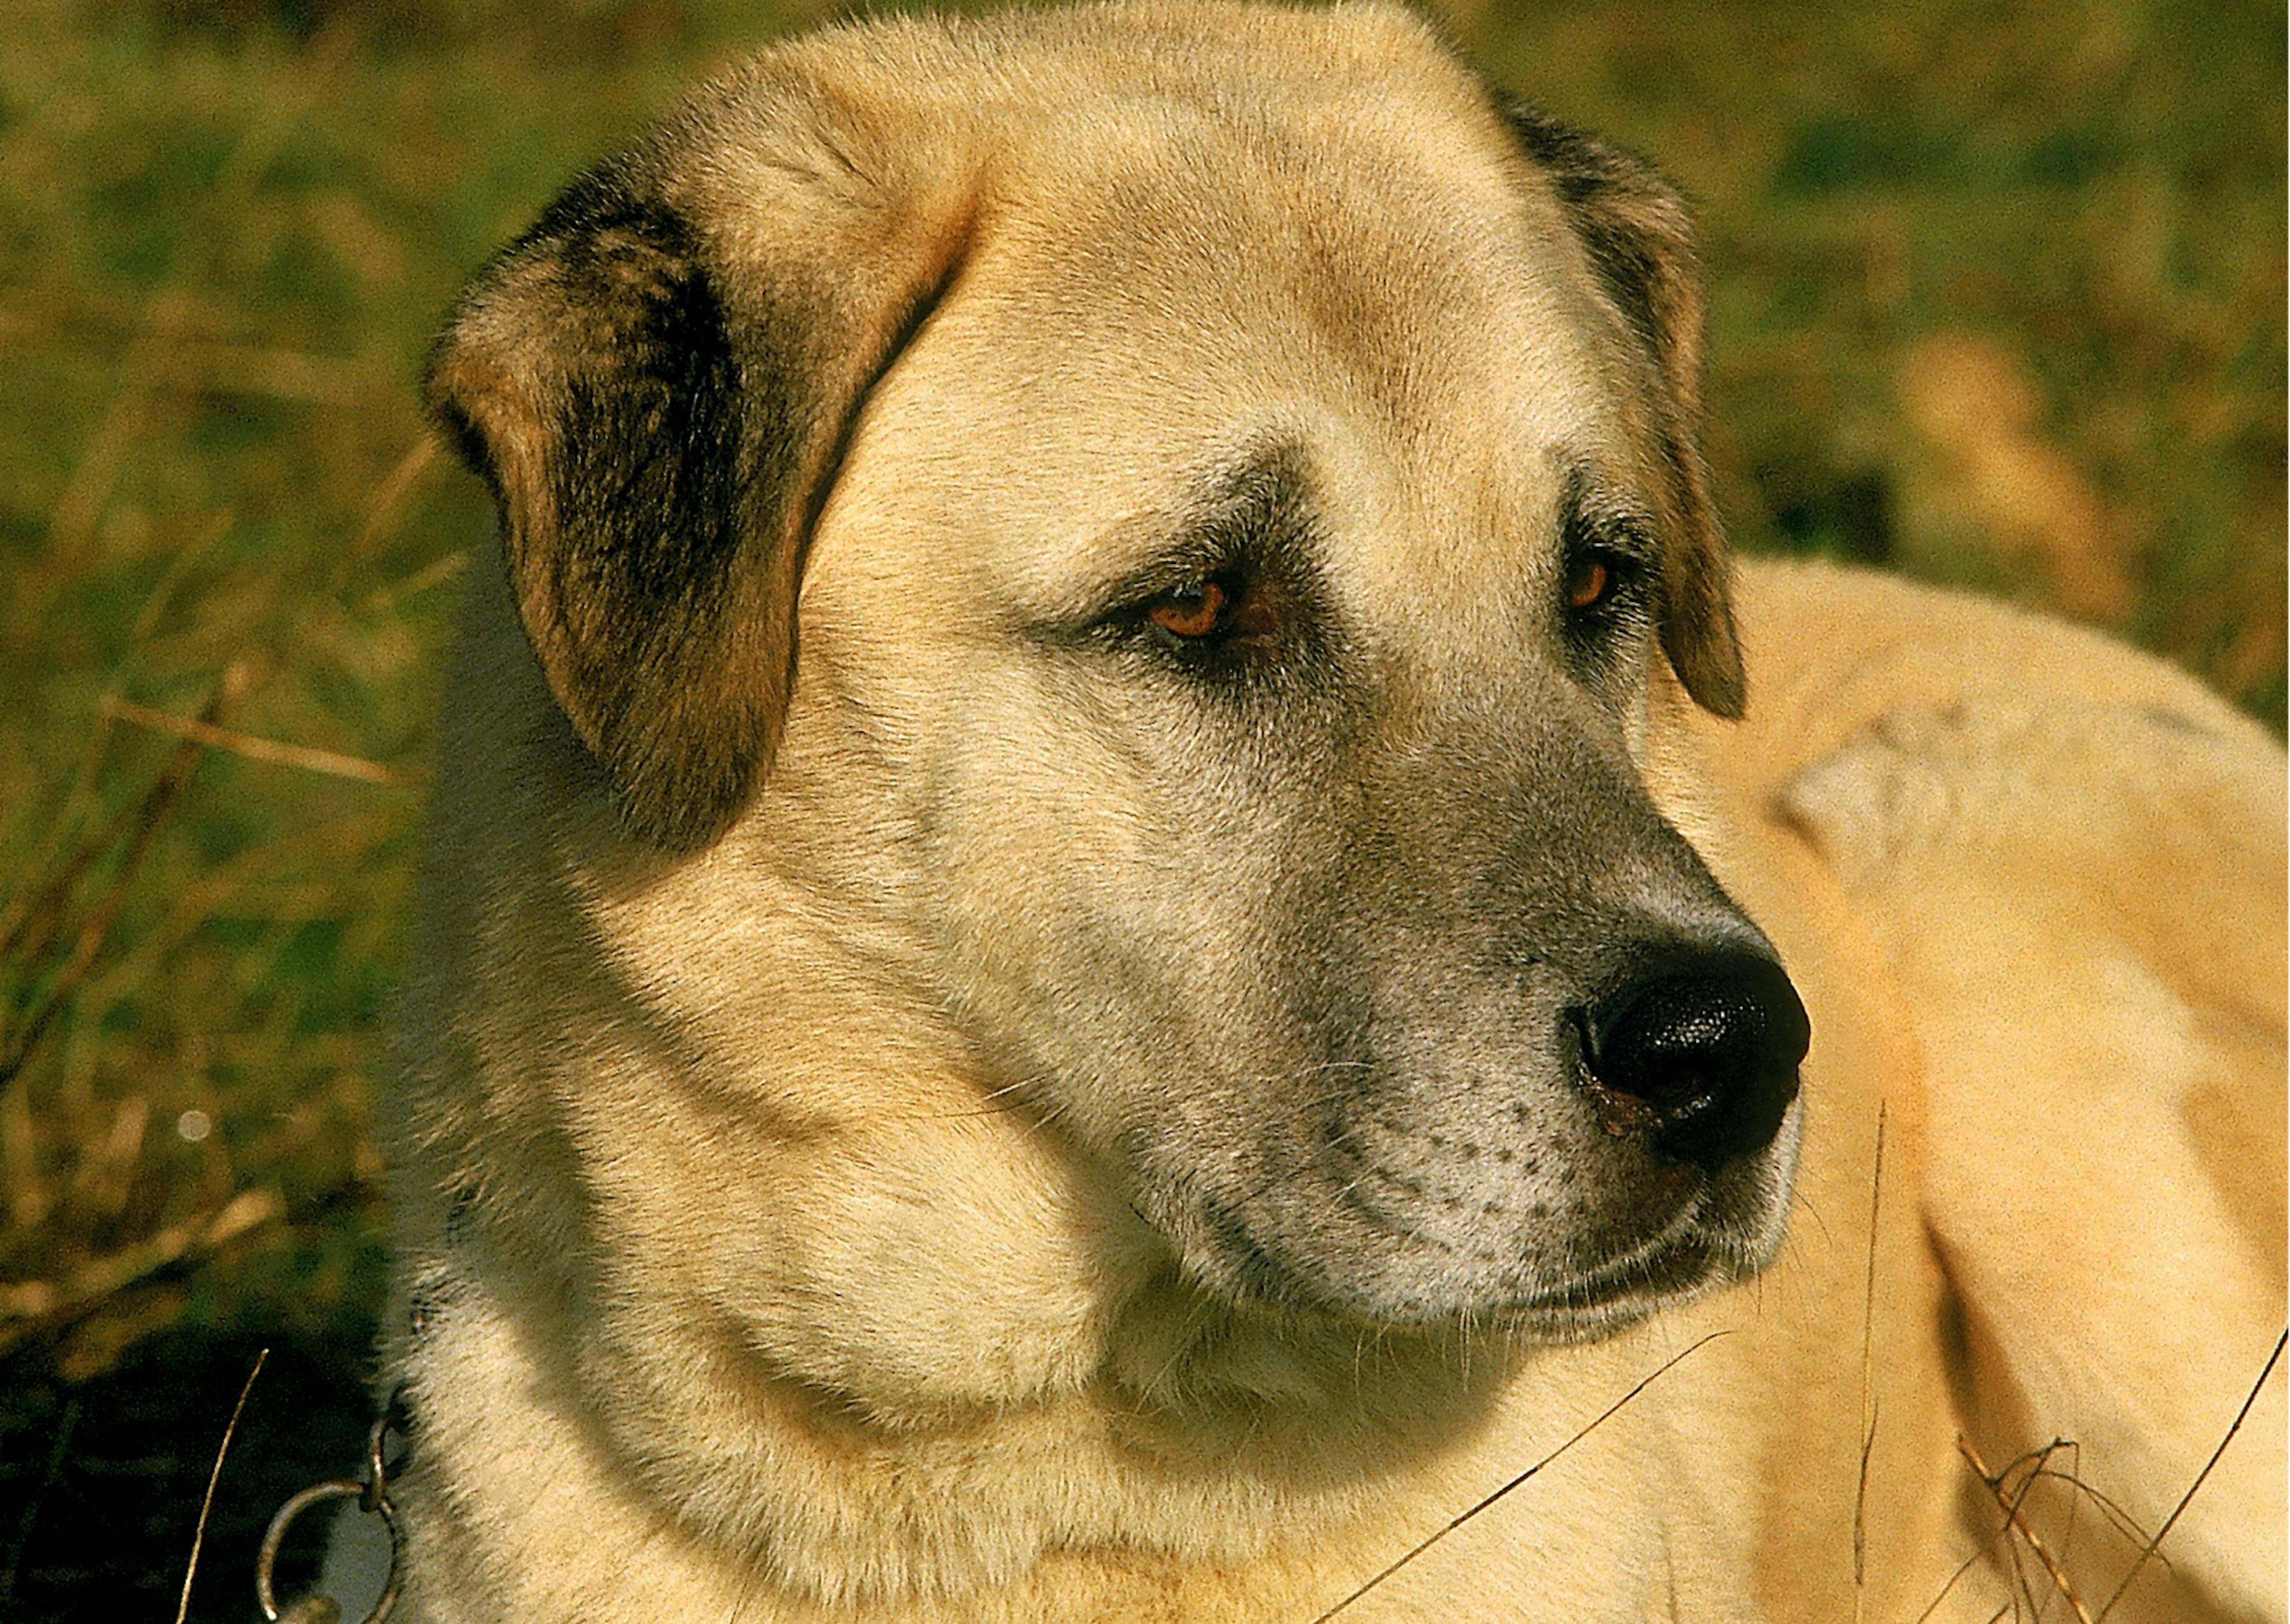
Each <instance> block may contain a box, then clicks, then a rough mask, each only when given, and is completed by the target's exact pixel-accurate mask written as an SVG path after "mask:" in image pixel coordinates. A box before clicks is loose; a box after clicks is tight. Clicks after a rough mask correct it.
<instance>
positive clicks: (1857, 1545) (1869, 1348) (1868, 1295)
mask: <svg viewBox="0 0 2290 1624" xmlns="http://www.w3.org/2000/svg"><path fill="white" fill-rule="evenodd" d="M1885 1112H1886V1101H1885V1100H1878V1102H1877V1157H1876V1164H1875V1166H1874V1167H1873V1168H1872V1169H1871V1170H1870V1174H1869V1277H1868V1279H1867V1281H1866V1282H1865V1283H1864V1284H1863V1285H1862V1296H1861V1476H1860V1480H1859V1482H1858V1483H1857V1484H1855V1485H1854V1491H1853V1616H1854V1618H1855V1619H1858V1618H1860V1616H1861V1606H1862V1597H1863V1596H1864V1594H1865V1586H1866V1584H1867V1582H1868V1577H1869V1457H1870V1454H1872V1453H1873V1452H1875V1450H1876V1447H1877V1388H1876V1383H1875V1358H1876V1338H1877V1219H1878V1214H1879V1212H1881V1211H1882V1210H1883V1206H1884V1200H1885Z"/></svg>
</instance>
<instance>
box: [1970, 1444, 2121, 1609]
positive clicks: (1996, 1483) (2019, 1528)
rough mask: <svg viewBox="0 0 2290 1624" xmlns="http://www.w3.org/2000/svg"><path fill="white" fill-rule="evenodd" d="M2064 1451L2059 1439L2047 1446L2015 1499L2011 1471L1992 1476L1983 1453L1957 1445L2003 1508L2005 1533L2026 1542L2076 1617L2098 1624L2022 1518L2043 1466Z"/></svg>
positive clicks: (2063, 1572)
mask: <svg viewBox="0 0 2290 1624" xmlns="http://www.w3.org/2000/svg"><path fill="white" fill-rule="evenodd" d="M2064 1447H2065V1444H2063V1442H2062V1441H2061V1440H2059V1439H2054V1440H2053V1441H2052V1442H2051V1443H2050V1444H2046V1445H2045V1446H2044V1448H2043V1449H2042V1451H2040V1452H2038V1455H2037V1456H2036V1460H2035V1465H2034V1466H2033V1467H2032V1468H2030V1470H2029V1473H2028V1476H2027V1479H2026V1481H2025V1482H2024V1483H2022V1484H2021V1488H2020V1492H2019V1493H2018V1494H2017V1495H2014V1494H2012V1493H2011V1492H2008V1491H2007V1490H2006V1488H2005V1486H2004V1476H2008V1475H2009V1473H2008V1471H2007V1472H2006V1474H2004V1475H2003V1476H1999V1475H1997V1474H1995V1473H1991V1472H1990V1471H1989V1469H1988V1463H1987V1462H1986V1461H1984V1460H1982V1459H1981V1458H1980V1452H1979V1451H1977V1450H1975V1449H1974V1448H1973V1447H1972V1444H1971V1442H1970V1440H1968V1439H1966V1438H1962V1437H1959V1438H1958V1439H1957V1441H1956V1449H1957V1452H1958V1454H1960V1455H1962V1456H1963V1457H1964V1458H1965V1460H1966V1461H1968V1462H1970V1464H1971V1467H1972V1470H1973V1473H1974V1476H1977V1477H1978V1478H1979V1479H1980V1481H1981V1482H1982V1483H1983V1484H1987V1485H1988V1492H1989V1493H1990V1494H1991V1495H1993V1496H1994V1497H1995V1499H1996V1503H1997V1505H1998V1506H2000V1507H2001V1508H2003V1511H2004V1526H2005V1527H2006V1530H2008V1531H2009V1532H2013V1533H2016V1534H2018V1535H2019V1536H2020V1538H2021V1539H2022V1540H2025V1541H2026V1542H2027V1546H2028V1549H2029V1550H2030V1552H2032V1553H2033V1554H2034V1556H2035V1558H2036V1560H2037V1561H2038V1562H2040V1563H2041V1564H2043V1565H2044V1572H2046V1574H2048V1575H2050V1577H2051V1581H2052V1585H2053V1588H2055V1589H2056V1590H2058V1591H2059V1593H2060V1594H2061V1595H2062V1596H2064V1597H2065V1598H2066V1599H2067V1604H2068V1605H2069V1606H2070V1607H2071V1608H2073V1609H2074V1610H2075V1615H2076V1617H2077V1618H2078V1619H2080V1620H2083V1624H2095V1621H2094V1620H2093V1618H2092V1616H2091V1609H2089V1608H2088V1607H2086V1606H2085V1605H2084V1604H2083V1598H2082V1597H2081V1596H2078V1595H2077V1594H2076V1593H2075V1587H2074V1586H2073V1585H2070V1583H2069V1582H2068V1576H2067V1570H2066V1569H2065V1568H2063V1567H2062V1566H2061V1565H2060V1563H2059V1560H2058V1558H2056V1557H2054V1556H2053V1555H2052V1553H2051V1552H2050V1550H2048V1549H2047V1548H2046V1547H2045V1545H2044V1542H2043V1540H2040V1539H2038V1537H2037V1535H2036V1531H2035V1530H2034V1529H2032V1528H2030V1527H2029V1526H2028V1524H2027V1522H2026V1521H2025V1519H2023V1518H2022V1516H2021V1515H2020V1507H2021V1503H2022V1501H2023V1500H2025V1499H2026V1498H2027V1493H2028V1489H2029V1487H2030V1485H2031V1484H2034V1482H2035V1481H2036V1479H2037V1478H2038V1477H2039V1476H2043V1475H2044V1472H2043V1465H2044V1462H2045V1461H2046V1460H2050V1459H2051V1458H2052V1454H2053V1452H2054V1451H2055V1450H2058V1449H2062V1448H2064Z"/></svg>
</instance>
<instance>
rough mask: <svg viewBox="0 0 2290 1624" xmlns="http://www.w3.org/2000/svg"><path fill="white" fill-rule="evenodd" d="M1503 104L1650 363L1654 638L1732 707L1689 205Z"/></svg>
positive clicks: (1697, 261) (1549, 123)
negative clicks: (1657, 617)
mask: <svg viewBox="0 0 2290 1624" xmlns="http://www.w3.org/2000/svg"><path fill="white" fill-rule="evenodd" d="M1503 111H1504V115H1505V116H1506V117H1507V118H1508V119H1509V124H1510V127H1511V130H1512V132H1514V134H1515V135H1516V136H1517V140H1518V142H1519V145H1520V146H1521V147H1522V148H1525V152H1526V155H1527V156H1528V157H1530V158H1531V159H1533V162H1534V163H1535V164H1536V165H1537V166H1538V167H1540V168H1541V170H1542V171H1543V172H1544V173H1546V174H1547V175H1548V176H1549V179H1550V182H1551V185H1552V187H1553V188H1554V189H1555V190H1556V191H1557V196H1558V200H1559V203H1560V204H1561V205H1562V206H1564V208H1565V211H1566V215H1567V219H1568V220H1569V222H1570V223H1571V224H1572V225H1573V228H1574V234H1575V236H1577V237H1579V238H1580V239H1581V244H1582V246H1583V248H1584V249H1585V250H1586V251H1587V252H1588V253H1589V260H1590V264H1591V266H1592V267H1593V268H1594V269H1595V270H1596V271H1597V276H1598V281H1599V284H1600V286H1601V288H1602V290H1603V291H1604V292H1605V295H1606V297H1607V298H1608V299H1609V300H1611V301H1612V302H1613V305H1614V307H1615V309H1616V311H1617V312H1618V313H1619V314H1620V315H1621V317H1622V319H1623V321H1624V322H1625V323H1626V324H1628V326H1629V332H1630V336H1631V337H1632V338H1633V339H1634V340H1636V341H1637V344H1638V345H1639V346H1640V347H1641V348H1643V349H1644V350H1645V354H1646V356H1647V358H1648V359H1649V360H1650V361H1651V363H1652V366H1653V377H1654V380H1655V384H1656V388H1655V391H1654V393H1655V395H1656V399H1655V400H1654V401H1653V403H1652V404H1653V428H1654V435H1655V437H1656V440H1657V444H1656V445H1655V446H1654V448H1653V449H1654V454H1655V457H1656V459H1657V460H1658V462H1659V463H1660V465H1661V466H1660V475H1661V484H1663V485H1664V486H1665V487H1666V489H1664V490H1662V491H1661V492H1659V494H1660V496H1661V498H1662V499H1663V506H1664V508H1666V509H1667V511H1665V512H1663V513H1662V514H1661V520H1662V528H1663V530H1664V532H1665V533H1664V535H1663V538H1662V544H1663V555H1664V556H1663V559H1662V565H1663V567H1662V580H1663V597H1662V604H1661V645H1662V649H1663V652H1666V653H1667V654H1668V655H1669V662H1670V665H1671V667H1672V668H1674V669H1675V670H1676V671H1677V676H1678V680H1679V681H1681V682H1682V683H1684V684H1685V690H1686V692H1688V693H1691V694H1692V695H1693V697H1694V699H1695V700H1697V701H1699V702H1700V703H1701V705H1702V706H1703V707H1704V708H1707V709H1709V710H1711V711H1714V712H1715V713H1717V714H1718V716H1740V715H1741V714H1742V701H1743V699H1744V692H1743V690H1744V684H1743V681H1742V651H1741V644H1740V643H1739V641H1738V639H1737V638H1736V636H1735V635H1734V610H1733V602H1732V596H1731V592H1730V589H1729V578H1730V564H1729V561H1728V554H1727V552H1726V532H1725V530H1724V527H1723V526H1722V525H1721V524H1719V523H1718V508H1717V505H1716V503H1715V502H1714V501H1713V500H1711V497H1710V492H1709V470H1708V468H1706V467H1704V466H1703V463H1702V460H1701V256H1700V254H1699V252H1697V251H1696V249H1695V245H1694V231H1693V216H1692V213H1691V212H1690V211H1689V210H1688V209H1687V207H1686V204H1685V199H1684V198H1683V197H1681V196H1678V193H1677V188H1674V187H1673V186H1671V185H1670V184H1669V181H1667V180H1663V179H1662V177H1661V175H1660V174H1659V173H1657V172H1655V171H1654V169H1653V167H1652V166H1651V165H1650V164H1646V163H1645V161H1643V160H1642V159H1640V158H1637V157H1636V156H1633V155H1631V154H1629V153H1628V152H1625V151H1623V150H1621V148H1617V147H1613V146H1610V145H1608V144H1607V143H1605V142H1604V141H1600V140H1594V139H1592V138H1591V137H1589V136H1587V135H1584V134H1582V133H1581V132H1579V131H1576V130H1573V129H1570V128H1568V127H1567V126H1566V125H1565V124H1559V123H1557V121H1556V120H1554V119H1552V118H1550V117H1549V116H1546V115H1545V114H1543V113H1542V112H1541V111H1540V110H1539V109H1537V108H1533V107H1530V106H1527V105H1525V104H1524V103H1519V102H1513V103H1509V104H1508V105H1506V106H1505V107H1504V108H1503Z"/></svg>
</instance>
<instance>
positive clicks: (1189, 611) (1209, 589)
mask: <svg viewBox="0 0 2290 1624" xmlns="http://www.w3.org/2000/svg"><path fill="white" fill-rule="evenodd" d="M1231 606H1232V594H1231V593H1230V592H1229V591H1228V590H1227V589H1226V588H1225V587H1224V586H1223V585H1222V583H1221V582H1218V581H1213V580H1196V581H1188V582H1186V583H1185V585H1183V586H1181V587H1179V588H1176V589H1175V590H1174V591H1171V592H1164V593H1163V594H1161V596H1158V597H1157V598H1155V599H1154V600H1153V601H1152V602H1151V603H1149V604H1147V605H1146V606H1145V618H1146V619H1147V620H1150V621H1152V622H1153V624H1154V625H1156V626H1157V627H1159V628H1161V629H1162V630H1163V631H1165V632H1167V633H1168V634H1169V635H1170V636H1173V637H1180V638H1182V639H1183V640H1184V641H1185V642H1187V643H1198V642H1200V641H1202V640H1203V639H1204V638H1207V637H1213V636H1215V635H1216V634H1217V633H1218V632H1219V631H1220V630H1221V629H1223V625H1224V620H1225V615H1226V612H1227V611H1228V610H1229V609H1230V608H1231Z"/></svg>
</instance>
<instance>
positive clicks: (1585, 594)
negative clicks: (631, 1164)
mask: <svg viewBox="0 0 2290 1624" xmlns="http://www.w3.org/2000/svg"><path fill="white" fill-rule="evenodd" d="M1637 568H1639V565H1637V559H1633V556H1630V555H1626V552H1614V549H1613V548H1582V549H1580V552H1575V555H1573V556H1571V559H1569V561H1566V584H1564V593H1566V612H1569V614H1596V612H1601V609H1610V607H1613V604H1614V603H1617V600H1619V598H1623V596H1629V591H1630V587H1633V582H1635V580H1637Z"/></svg>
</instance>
